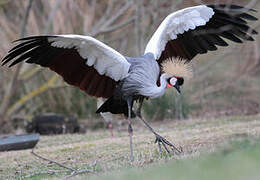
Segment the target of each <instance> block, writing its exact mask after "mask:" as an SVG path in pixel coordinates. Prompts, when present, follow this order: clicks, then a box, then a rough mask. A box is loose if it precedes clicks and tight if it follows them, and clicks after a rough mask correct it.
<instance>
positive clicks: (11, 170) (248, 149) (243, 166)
mask: <svg viewBox="0 0 260 180" xmlns="http://www.w3.org/2000/svg"><path fill="white" fill-rule="evenodd" d="M136 121H137V120H136ZM152 126H154V127H156V128H155V129H157V130H158V132H159V133H160V134H161V135H163V136H165V137H166V138H167V139H168V140H170V141H171V142H173V143H174V144H175V145H176V146H177V147H179V146H182V148H183V154H182V155H180V156H169V155H168V154H167V153H163V154H162V155H161V154H159V153H158V149H157V146H156V145H155V144H154V143H153V142H154V136H153V135H152V134H151V133H150V132H148V131H147V130H146V129H144V128H143V126H142V124H139V122H138V121H137V122H135V124H134V137H133V142H134V155H135V161H134V163H133V164H131V163H129V160H128V155H129V144H128V143H129V141H128V136H127V130H126V127H125V129H123V130H122V131H116V132H115V137H114V138H110V137H109V132H108V130H105V131H97V132H92V133H86V134H78V135H58V136H41V140H40V142H39V144H38V145H37V147H36V148H35V152H36V153H37V154H39V155H41V156H43V157H47V158H49V159H52V160H55V161H58V162H60V163H63V164H65V165H67V166H70V167H73V168H75V169H81V170H82V169H86V168H92V164H93V162H95V161H96V162H97V165H96V167H95V172H96V174H97V175H99V176H96V175H93V174H83V175H78V176H76V177H73V179H74V178H77V179H86V178H93V179H99V178H100V179H127V178H128V179H131V178H134V179H138V178H137V177H139V179H141V178H143V179H145V177H147V178H148V177H149V178H150V179H156V177H158V176H160V177H162V178H165V179H167V178H168V179H169V178H172V177H176V179H205V178H206V177H208V176H212V177H213V176H214V177H215V176H216V179H223V177H224V176H226V177H232V176H233V175H232V171H231V169H232V168H234V170H236V171H237V176H234V177H237V179H239V178H240V177H241V178H242V177H248V178H244V179H250V178H251V179H253V176H254V175H259V174H256V173H257V171H255V169H254V168H253V167H251V166H254V165H255V164H256V163H258V164H260V162H259V154H260V153H259V149H260V143H257V139H259V138H260V116H259V115H258V116H243V117H229V118H219V119H200V120H185V121H170V120H169V121H163V122H157V123H153V124H152ZM245 139H247V141H244V140H245ZM234 141H236V142H237V143H235V144H231V143H230V142H234ZM222 147H225V149H224V150H219V149H222ZM212 153H213V154H212ZM257 153H258V155H257ZM255 155H256V156H255ZM253 157H255V158H253ZM0 162H1V163H0V179H19V178H22V179H37V180H38V179H61V178H64V177H66V176H68V175H69V174H70V173H69V172H68V171H64V170H65V169H62V168H61V167H59V166H57V165H54V164H52V163H48V162H46V161H42V160H40V159H37V158H36V157H35V156H33V155H32V154H31V153H30V150H24V151H12V152H1V153H0ZM239 162H241V163H239ZM50 171H62V172H59V173H55V174H53V175H48V174H40V173H42V172H50ZM168 171H169V172H168ZM163 172H165V173H163ZM187 172H189V173H187ZM216 172H221V173H216ZM38 173H39V174H38ZM111 173H112V174H111ZM249 173H250V174H252V176H249V175H250V174H249ZM33 174H35V175H34V176H32V175H33ZM149 174H151V175H149ZM156 174H157V175H156ZM240 174H241V175H240ZM107 175H108V176H107ZM164 176H165V177H164ZM204 176H205V177H204ZM25 177H27V178H25ZM192 177H194V178H192ZM195 177H196V178H195ZM217 177H219V178H217ZM241 178H240V179H241ZM224 179H225V178H224Z"/></svg>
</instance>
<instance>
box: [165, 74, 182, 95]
mask: <svg viewBox="0 0 260 180" xmlns="http://www.w3.org/2000/svg"><path fill="white" fill-rule="evenodd" d="M183 83H184V79H183V78H182V77H175V76H173V77H170V78H168V79H167V85H168V87H175V89H176V90H177V91H178V93H181V89H180V87H181V86H182V85H183Z"/></svg>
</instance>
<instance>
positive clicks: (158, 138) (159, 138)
mask: <svg viewBox="0 0 260 180" xmlns="http://www.w3.org/2000/svg"><path fill="white" fill-rule="evenodd" d="M143 101H144V98H143V97H142V98H141V99H140V102H139V106H138V109H137V111H136V115H137V116H138V117H139V118H140V119H141V120H142V121H143V123H144V124H145V125H146V127H147V128H148V129H149V130H150V131H151V132H152V133H153V134H154V135H155V137H156V139H155V143H158V147H159V151H160V152H161V150H162V148H161V144H162V145H163V147H164V148H165V150H166V151H167V152H168V153H170V151H169V149H168V148H167V146H169V147H170V148H171V149H172V150H173V152H176V153H178V154H180V153H181V151H180V150H178V149H177V148H176V147H175V146H174V145H173V144H172V143H170V142H169V141H168V140H166V139H165V138H163V137H162V136H160V135H159V134H158V133H156V132H155V131H154V129H153V128H152V127H151V126H150V125H149V124H148V122H147V121H145V120H144V118H143V117H142V114H141V108H142V105H143Z"/></svg>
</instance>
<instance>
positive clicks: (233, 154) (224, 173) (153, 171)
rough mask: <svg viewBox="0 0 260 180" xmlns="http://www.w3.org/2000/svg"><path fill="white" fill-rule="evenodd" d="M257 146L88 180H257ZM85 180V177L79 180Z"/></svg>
mask: <svg viewBox="0 0 260 180" xmlns="http://www.w3.org/2000/svg"><path fill="white" fill-rule="evenodd" d="M259 168H260V143H259V142H255V141H250V140H244V141H242V142H237V143H233V144H232V145H230V146H228V147H227V148H225V149H224V150H222V151H220V152H217V153H213V154H210V155H205V156H201V157H199V158H193V159H186V160H180V161H171V162H169V163H166V164H164V165H156V166H152V167H149V168H145V169H142V170H140V169H137V168H135V169H131V170H125V171H124V172H123V173H115V172H114V173H112V174H110V175H108V176H104V177H101V178H100V177H92V178H90V179H91V180H121V179H124V180H138V179H140V180H158V179H164V180H172V179H178V180H182V179H193V180H208V179H211V180H218V179H223V180H224V179H229V180H232V179H236V180H244V179H251V180H253V179H255V180H257V179H259V178H260V172H259ZM78 179H84V177H81V178H78Z"/></svg>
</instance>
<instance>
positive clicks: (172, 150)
mask: <svg viewBox="0 0 260 180" xmlns="http://www.w3.org/2000/svg"><path fill="white" fill-rule="evenodd" d="M155 137H156V139H155V143H158V147H159V151H160V153H162V146H163V148H164V149H165V150H166V151H167V152H168V153H169V154H181V153H182V149H180V150H179V149H177V148H176V147H175V146H174V145H173V144H172V143H170V142H169V141H168V140H166V139H165V138H164V137H162V136H160V135H159V134H155Z"/></svg>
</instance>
